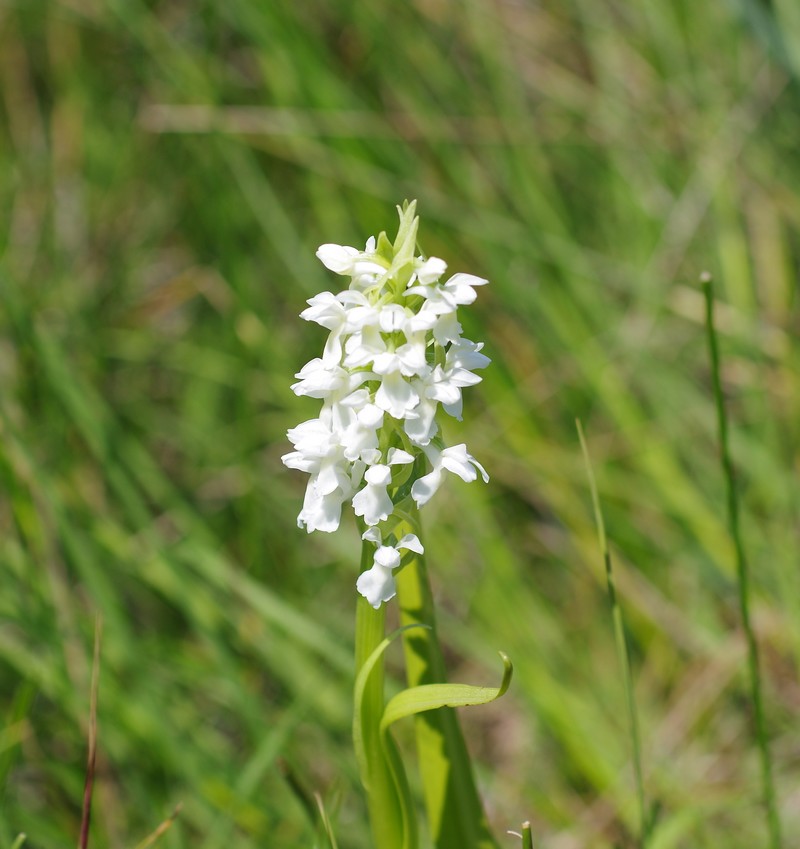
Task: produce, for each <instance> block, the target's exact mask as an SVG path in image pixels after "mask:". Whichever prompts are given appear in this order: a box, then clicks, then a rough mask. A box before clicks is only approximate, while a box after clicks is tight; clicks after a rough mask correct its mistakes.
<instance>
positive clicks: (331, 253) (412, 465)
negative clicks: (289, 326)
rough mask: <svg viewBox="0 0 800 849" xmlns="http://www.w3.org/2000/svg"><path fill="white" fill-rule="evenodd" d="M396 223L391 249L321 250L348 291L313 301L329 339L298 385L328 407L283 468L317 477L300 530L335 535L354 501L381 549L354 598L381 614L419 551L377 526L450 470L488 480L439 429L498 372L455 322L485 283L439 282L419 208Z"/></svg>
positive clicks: (298, 433) (384, 241)
mask: <svg viewBox="0 0 800 849" xmlns="http://www.w3.org/2000/svg"><path fill="white" fill-rule="evenodd" d="M398 212H399V213H400V228H399V231H398V234H397V238H396V239H395V241H394V244H392V243H391V242H390V241H389V239H388V238H387V237H386V234H385V233H381V235H380V236H379V237H378V239H377V240H376V239H374V238H371V239H370V240H369V241H368V242H367V245H366V248H365V249H364V250H363V251H359V250H357V249H356V248H351V247H344V246H341V245H322V246H321V247H320V249H319V250H318V251H317V256H318V257H319V258H320V260H321V261H322V262H323V264H324V265H325V266H326V267H327V268H329V269H330V270H331V271H335V272H336V273H337V274H341V275H343V276H347V277H349V278H350V285H349V287H348V288H347V289H345V290H344V291H342V292H339V293H338V294H335V295H334V294H332V293H331V292H322V293H321V294H319V295H316V296H315V297H313V298H311V299H310V300H309V301H308V305H309V306H308V309H306V310H304V311H303V312H302V313H301V314H300V315H301V317H302V318H304V319H306V320H307V321H313V322H316V323H317V324H320V325H322V326H323V327H325V328H327V329H328V330H329V331H330V335H329V336H328V340H327V342H326V343H325V348H324V351H323V354H322V357H321V358H317V359H314V360H312V361H311V362H310V363H308V364H307V365H305V366H304V367H303V368H302V369H301V371H300V372H298V374H297V375H296V377H297V378H298V382H297V383H295V384H294V385H293V386H292V389H293V390H294V392H295V393H296V394H297V395H308V396H310V397H312V398H319V399H321V400H322V410H321V411H320V414H319V417H318V418H315V419H310V420H309V421H305V422H303V423H302V424H299V425H298V426H297V427H294V428H292V429H290V430H289V432H288V437H289V439H290V441H291V442H292V444H293V445H294V448H295V450H294V451H292V452H290V453H289V454H286V455H284V457H283V458H282V459H283V462H284V463H285V464H286V465H287V466H289V467H290V468H293V469H300V470H301V471H304V472H307V473H308V474H309V475H310V476H311V477H310V480H309V482H308V487H307V489H306V496H305V501H304V504H303V509H302V510H301V512H300V515H299V516H298V519H297V523H298V525H299V526H300V527H305V528H306V529H307V530H308V532H309V533H310V532H311V531H315V530H318V531H326V532H331V531H335V530H336V529H337V528H338V527H339V521H340V519H341V511H342V505H343V504H344V503H345V502H347V501H349V502H351V503H352V505H353V510H354V512H355V514H356V515H357V516H360V517H362V519H363V521H364V523H365V524H366V525H368V526H369V529H368V530H367V531H366V533H365V534H364V539H365V540H367V541H369V542H372V543H374V544H375V545H376V547H377V550H376V553H375V560H374V565H373V567H372V569H370V570H369V571H367V572H365V573H364V574H363V575H361V577H360V578H359V579H358V582H357V588H358V591H359V592H360V593H361V594H362V595H363V596H365V597H366V598H367V599H368V601H369V602H370V604H372V605H373V607H375V608H378V607H380V605H381V603H382V602H384V601H388V600H389V599H390V598H392V597H393V596H394V594H395V583H394V578H393V577H392V573H393V570H394V569H396V568H397V567H398V566H399V565H400V559H401V558H400V554H399V551H398V550H399V549H408V550H410V551H415V552H418V553H422V551H423V549H422V545H421V543H420V541H419V539H418V538H417V537H416V536H415V535H414V534H406V535H405V536H404V537H403V538H402V539H400V540H399V541H397V540H394V537H393V536H392V535H391V534H389V536H388V537H387V544H384V541H383V537H382V534H381V531H380V530H379V528H378V527H376V526H378V525H379V524H380V523H382V522H386V521H387V520H388V519H389V518H390V516H392V515H393V513H394V511H395V508H396V507H397V506H398V505H399V504H400V503H401V502H402V501H403V500H404V499H405V498H408V497H410V498H411V499H413V501H414V502H415V503H416V505H417V506H418V507H421V506H422V505H423V504H425V503H426V502H427V501H428V500H429V499H430V498H431V496H432V495H433V494H434V493H435V492H436V490H437V489H438V488H439V485H440V483H441V481H442V476H443V474H444V472H445V471H448V472H453V473H454V474H457V475H458V476H459V477H461V478H462V479H463V480H465V481H471V480H475V479H476V478H477V476H478V473H479V472H480V474H481V476H482V477H483V479H484V481H488V479H489V478H488V475H487V474H486V471H485V469H484V468H483V466H481V464H480V463H478V462H477V460H475V458H474V457H472V456H471V455H470V454H469V453H468V452H467V448H466V445H463V444H461V445H454V446H451V447H449V448H448V447H445V445H444V444H443V443H442V440H441V437H440V436H438V431H439V428H438V425H437V422H436V413H437V410H438V408H439V405H440V404H441V406H442V408H443V409H444V410H445V412H446V413H448V414H449V415H451V416H454V417H455V418H457V419H459V420H460V419H461V390H462V389H463V388H464V387H465V386H472V385H473V384H475V383H478V382H479V381H480V380H481V378H480V377H478V376H477V375H475V374H474V373H473V371H474V370H475V369H479V368H483V367H485V366H486V365H488V364H489V362H490V360H489V358H488V357H487V356H486V355H485V354H482V353H481V349H482V348H483V344H482V343H475V342H471V341H469V340H468V339H464V338H463V337H462V336H461V332H462V329H461V325H460V324H459V322H458V319H457V315H456V313H457V310H458V307H459V306H462V305H465V304H471V303H472V302H473V301H474V300H475V298H476V292H475V287H477V286H482V285H484V284H485V283H487V282H488V281H486V280H483V279H481V278H479V277H474V276H472V275H471V274H455V275H453V276H452V277H450V278H449V279H448V280H447V281H446V282H444V283H442V282H440V278H441V277H442V275H443V274H444V272H445V270H446V267H447V266H446V265H445V263H444V262H443V261H442V260H440V259H437V258H436V257H430V258H427V259H426V258H423V257H421V256H415V253H416V234H417V227H418V224H419V220H418V218H417V217H416V216H415V214H414V213H415V204H414V203H411V204H408V205H407V206H406V208H405V209H402V210H401V209H399V208H398ZM393 540H394V541H393Z"/></svg>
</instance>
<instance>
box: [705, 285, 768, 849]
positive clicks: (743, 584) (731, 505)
mask: <svg viewBox="0 0 800 849" xmlns="http://www.w3.org/2000/svg"><path fill="white" fill-rule="evenodd" d="M700 282H701V284H702V287H703V295H704V296H705V304H706V332H707V335H708V352H709V357H710V360H711V382H712V385H713V387H714V404H715V406H716V410H717V428H718V435H719V455H720V463H721V464H722V474H723V477H724V478H725V490H726V498H727V504H728V530H729V533H730V537H731V541H732V542H733V547H734V551H735V552H736V576H737V584H738V589H739V611H740V613H741V617H742V627H743V628H744V632H745V637H746V640H747V670H748V677H749V683H750V698H751V699H752V702H753V721H754V725H755V736H756V745H757V747H758V752H759V758H760V762H761V787H762V793H763V801H764V807H765V810H766V817H767V828H768V830H769V839H770V843H769V845H770V847H771V849H780V846H781V845H782V842H781V825H780V819H779V817H778V810H777V806H776V802H775V786H774V781H773V777H772V758H771V756H770V752H769V741H768V740H767V730H766V722H765V720H764V706H763V700H762V697H761V670H760V665H759V660H758V644H757V643H756V636H755V632H754V631H753V626H752V623H751V622H750V579H749V574H748V567H747V559H746V558H745V554H744V545H743V544H742V534H741V529H740V526H739V496H738V493H737V490H736V475H735V473H734V469H733V461H732V460H731V455H730V449H729V446H728V417H727V413H726V411H725V399H724V398H723V395H722V379H721V376H720V372H721V366H720V355H719V345H718V343H717V334H716V330H715V328H714V284H713V280H712V278H711V275H710V274H709V273H708V272H704V273H703V274H702V276H701V278H700Z"/></svg>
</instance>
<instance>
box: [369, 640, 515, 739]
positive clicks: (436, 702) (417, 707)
mask: <svg viewBox="0 0 800 849" xmlns="http://www.w3.org/2000/svg"><path fill="white" fill-rule="evenodd" d="M406 627H411V626H406ZM403 630H406V629H405V628H402V629H400V631H403ZM400 631H396V632H395V634H398V633H400ZM393 636H394V635H393ZM499 654H500V657H501V658H502V660H503V680H502V681H501V683H500V686H499V687H474V686H471V685H469V684H421V685H420V686H419V687H410V688H409V689H407V690H403V691H402V692H401V693H398V694H397V695H396V696H395V697H394V698H393V699H391V700H390V701H389V704H387V705H386V709H385V710H384V712H383V718H382V719H381V732H382V733H385V732H386V730H387V729H388V728H389V726H390V725H391V724H392V723H393V722H397V720H398V719H403V718H404V717H406V716H414V715H416V714H418V713H423V712H425V711H428V710H436V709H437V708H442V707H451V708H454V707H469V706H471V705H485V704H488V703H489V702H493V701H494V700H495V699H499V698H500V696H502V695H503V693H505V692H506V690H507V689H508V685H509V684H510V683H511V676H512V674H513V672H514V667H513V665H512V663H511V660H510V659H509V657H508V655H507V654H505V653H504V652H499Z"/></svg>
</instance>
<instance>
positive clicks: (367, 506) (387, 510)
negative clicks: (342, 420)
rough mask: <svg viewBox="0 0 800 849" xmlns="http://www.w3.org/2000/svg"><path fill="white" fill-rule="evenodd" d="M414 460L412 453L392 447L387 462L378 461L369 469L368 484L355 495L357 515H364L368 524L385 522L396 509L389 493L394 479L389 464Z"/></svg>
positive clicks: (367, 473)
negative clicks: (389, 487)
mask: <svg viewBox="0 0 800 849" xmlns="http://www.w3.org/2000/svg"><path fill="white" fill-rule="evenodd" d="M413 462H414V457H413V455H412V454H409V453H408V452H407V451H400V450H398V449H396V448H392V449H391V450H390V451H389V453H388V459H387V461H386V464H384V463H376V464H375V465H373V466H371V467H370V468H369V469H367V471H366V473H365V474H364V480H365V481H366V482H367V485H366V486H365V487H364V488H363V489H362V490H361V491H360V492H357V493H356V494H355V496H354V497H353V512H354V513H355V514H356V516H363V517H364V521H365V522H366V523H367V524H368V525H377V524H378V522H385V521H386V520H387V519H388V518H389V516H390V515H391V513H392V511H393V510H394V504H393V503H392V499H391V498H390V497H389V493H388V486H389V484H390V483H391V480H392V470H391V469H390V468H389V466H394V465H397V464H400V463H413Z"/></svg>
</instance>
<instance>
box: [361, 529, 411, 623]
mask: <svg viewBox="0 0 800 849" xmlns="http://www.w3.org/2000/svg"><path fill="white" fill-rule="evenodd" d="M361 538H362V539H364V540H367V541H368V542H372V543H374V544H375V546H377V551H376V552H375V555H374V558H373V562H372V568H371V569H368V570H367V571H366V572H363V573H362V574H361V575H359V577H358V580H357V581H356V589H357V590H358V591H359V592H360V593H361V595H363V596H364V598H365V599H366V600H367V601H368V602H369V603H370V604H371V605H372V606H373V607H374V608H375V609H376V610H377V609H378V608H379V607H380V606H381V604H382V603H383V602H385V601H389V600H390V599H392V598H394V596H395V594H396V593H397V586H396V584H395V581H394V575H393V574H392V573H393V571H394V570H395V569H396V568H397V567H398V566H399V565H400V560H401V557H400V550H401V549H408V550H409V551H414V552H416V553H417V554H424V553H425V549H424V548H423V547H422V543H421V542H420V541H419V538H418V537H417V535H416V534H406V535H405V536H404V537H403V538H402V539H400V540H398V542H396V543H395V544H394V545H383V538H382V537H381V532H380V531H379V530H378V529H377V528H370V529H369V530H368V531H367V532H366V533H364V534H363V536H362V537H361Z"/></svg>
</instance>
